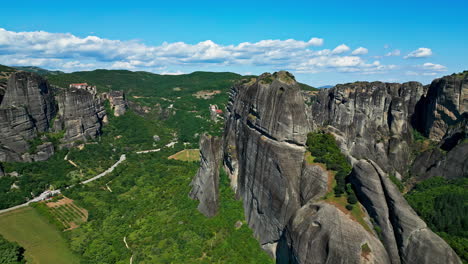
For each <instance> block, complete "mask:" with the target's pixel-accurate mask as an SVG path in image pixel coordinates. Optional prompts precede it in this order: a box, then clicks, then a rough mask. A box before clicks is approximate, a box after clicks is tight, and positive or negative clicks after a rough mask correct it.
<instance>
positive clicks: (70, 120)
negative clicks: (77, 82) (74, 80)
mask: <svg viewBox="0 0 468 264" xmlns="http://www.w3.org/2000/svg"><path fill="white" fill-rule="evenodd" d="M57 101H58V106H59V111H58V115H57V118H56V120H55V123H54V129H55V130H64V131H65V136H64V138H63V139H62V142H63V143H64V146H72V145H73V143H74V142H76V141H83V142H85V141H87V140H88V139H93V138H96V137H97V136H98V135H99V134H100V133H101V128H102V125H103V119H104V117H105V116H106V111H105V109H104V106H103V104H102V103H101V101H100V98H99V97H97V96H95V95H93V94H91V93H89V92H88V91H86V90H83V89H73V88H72V89H67V90H65V91H62V93H60V94H59V95H58V96H57Z"/></svg>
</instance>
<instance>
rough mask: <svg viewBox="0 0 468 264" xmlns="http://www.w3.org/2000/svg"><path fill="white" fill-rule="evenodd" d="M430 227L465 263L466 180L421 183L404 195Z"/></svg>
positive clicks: (467, 227)
mask: <svg viewBox="0 0 468 264" xmlns="http://www.w3.org/2000/svg"><path fill="white" fill-rule="evenodd" d="M405 198H406V200H408V202H409V204H410V205H411V206H412V207H413V208H414V210H415V211H416V212H417V213H418V214H419V215H420V216H421V218H422V219H423V220H424V221H425V222H426V223H427V225H428V226H429V228H431V230H433V231H434V232H436V233H437V234H438V235H439V236H441V237H442V238H443V239H445V240H446V241H447V243H449V244H450V246H451V247H452V248H453V249H454V250H455V251H456V252H457V254H458V256H460V258H462V260H463V261H464V263H468V239H467V237H468V178H463V179H458V180H446V179H444V178H442V177H433V178H429V179H427V180H425V181H422V182H420V183H418V184H416V186H415V187H414V188H413V189H412V190H411V191H410V192H409V193H407V194H406V195H405Z"/></svg>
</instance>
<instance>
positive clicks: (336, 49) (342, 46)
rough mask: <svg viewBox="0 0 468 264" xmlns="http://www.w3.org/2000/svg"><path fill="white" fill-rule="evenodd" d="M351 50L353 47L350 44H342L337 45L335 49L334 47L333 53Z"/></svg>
mask: <svg viewBox="0 0 468 264" xmlns="http://www.w3.org/2000/svg"><path fill="white" fill-rule="evenodd" d="M350 50H351V49H350V48H349V47H348V46H346V45H345V44H341V45H339V46H337V47H336V48H335V49H333V51H332V54H341V53H344V52H347V51H350Z"/></svg>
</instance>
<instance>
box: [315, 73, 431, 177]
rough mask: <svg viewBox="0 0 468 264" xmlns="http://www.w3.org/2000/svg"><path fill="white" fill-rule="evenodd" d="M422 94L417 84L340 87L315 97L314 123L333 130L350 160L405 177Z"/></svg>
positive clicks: (422, 88)
mask: <svg viewBox="0 0 468 264" xmlns="http://www.w3.org/2000/svg"><path fill="white" fill-rule="evenodd" d="M423 94H424V87H423V86H422V85H421V84H420V83H417V82H408V83H403V84H397V83H382V82H372V83H368V82H356V83H351V84H343V85H337V86H335V87H334V88H331V89H324V90H320V92H319V93H318V94H317V95H316V96H314V97H312V100H314V103H313V104H312V121H313V122H314V124H315V125H316V126H317V127H326V126H330V127H331V128H332V129H334V131H333V132H334V133H335V134H336V136H337V137H339V138H340V139H341V142H340V143H341V144H342V145H343V146H342V148H346V149H347V150H348V151H349V153H348V154H349V155H350V156H352V157H355V158H356V159H362V158H368V157H372V158H373V159H374V160H375V162H377V163H378V164H379V165H380V166H381V167H382V168H384V169H385V170H386V171H395V172H396V173H397V174H400V175H401V174H404V173H405V170H406V169H407V167H408V165H409V164H408V162H409V161H410V156H409V155H410V153H411V151H410V144H411V139H412V133H411V117H412V114H413V113H414V111H415V106H416V104H417V103H418V101H419V99H420V98H421V96H422V95H423Z"/></svg>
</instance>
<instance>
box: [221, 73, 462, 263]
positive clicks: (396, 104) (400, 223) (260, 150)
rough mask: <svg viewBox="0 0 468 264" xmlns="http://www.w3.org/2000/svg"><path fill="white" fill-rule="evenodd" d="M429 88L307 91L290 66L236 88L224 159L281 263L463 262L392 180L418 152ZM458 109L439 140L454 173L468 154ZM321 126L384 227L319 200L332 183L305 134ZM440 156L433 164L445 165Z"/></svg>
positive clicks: (253, 222)
mask: <svg viewBox="0 0 468 264" xmlns="http://www.w3.org/2000/svg"><path fill="white" fill-rule="evenodd" d="M431 89H434V88H431V87H424V86H423V85H421V84H420V83H416V82H409V83H404V84H395V83H381V82H372V83H368V82H358V83H352V84H345V85H337V86H336V87H334V88H331V89H326V90H321V91H319V92H318V93H310V94H309V95H308V96H309V98H304V93H301V92H300V89H299V87H298V85H297V83H296V82H295V80H294V77H293V76H291V75H290V74H289V73H287V72H278V73H275V74H273V75H271V74H263V75H261V76H260V77H259V78H258V79H251V80H246V81H244V82H243V83H240V84H237V85H235V86H234V87H233V88H232V90H231V94H230V101H229V103H228V106H227V110H228V113H227V119H226V124H225V135H224V165H225V168H226V169H227V170H228V172H229V177H230V179H231V186H232V187H233V189H234V190H235V191H236V194H237V196H238V197H239V198H240V199H242V201H243V205H244V211H245V215H246V219H247V222H248V224H249V226H250V227H251V228H252V230H253V232H254V235H255V237H256V238H258V240H259V242H260V244H261V245H262V247H263V248H264V249H265V250H267V251H268V252H269V253H271V254H272V255H273V256H276V257H277V262H278V263H393V264H395V263H397V264H399V263H460V260H459V258H458V257H457V255H456V254H455V253H454V251H453V250H452V249H451V248H450V247H449V246H448V245H447V244H446V243H445V242H444V241H443V240H442V239H441V238H439V237H438V236H437V235H436V234H434V233H433V232H432V231H430V230H429V229H428V227H427V226H426V224H425V223H424V222H423V221H422V220H421V219H420V218H419V217H418V216H417V215H416V213H415V212H414V211H413V210H412V209H411V207H410V206H409V205H408V203H407V202H406V201H405V199H404V198H403V196H402V194H401V193H400V192H399V191H398V190H397V189H396V187H395V186H394V185H393V183H392V182H391V181H390V180H389V179H388V174H389V173H395V174H396V176H397V177H400V178H401V177H402V175H406V173H407V171H408V168H409V165H410V164H411V163H412V162H413V160H414V157H415V156H414V155H413V153H414V152H413V150H414V149H413V145H414V142H413V129H415V124H420V123H421V122H422V121H421V117H420V112H419V110H420V109H421V107H422V106H421V105H422V104H424V102H426V100H427V98H432V97H433V96H432V95H431V92H430V91H431ZM462 90H463V89H462ZM460 98H461V97H460ZM306 101H309V103H310V104H309V105H310V108H309V107H306V105H305V102H306ZM437 101H438V102H440V100H437ZM462 101H463V100H462ZM439 108H440V107H439ZM460 109H461V108H460ZM457 118H458V119H462V122H461V123H460V122H458V121H457V122H456V125H455V126H454V125H452V126H449V127H448V128H447V129H446V131H445V132H444V139H445V141H444V142H442V143H441V144H440V148H441V149H444V151H447V155H446V159H445V160H447V162H449V163H447V164H452V163H453V164H456V165H455V166H454V169H453V170H455V172H453V173H454V174H456V173H460V171H464V170H465V167H464V166H465V163H466V162H465V160H466V159H465V158H464V157H466V155H465V154H464V153H465V151H466V145H465V144H464V143H463V142H464V141H463V138H464V136H463V137H460V135H465V134H463V133H464V132H463V131H466V129H465V125H463V124H464V123H463V119H464V118H465V117H464V116H463V115H460V116H459V117H457ZM458 119H457V120H458ZM417 128H418V129H419V128H420V127H417ZM317 129H322V130H326V131H328V132H330V133H332V134H333V135H334V136H335V138H336V139H337V141H338V143H339V145H340V148H341V150H342V152H343V153H344V154H345V155H346V156H347V158H348V160H349V161H350V162H351V164H352V165H353V174H352V176H350V179H351V183H352V185H353V189H354V190H355V192H356V193H357V195H358V199H359V202H360V203H361V204H362V205H363V206H364V207H365V209H366V211H365V212H364V214H365V216H364V218H365V219H371V220H372V221H370V222H369V223H368V224H369V225H371V226H373V227H374V228H375V230H380V231H379V232H377V231H375V232H374V231H369V229H367V230H366V229H365V228H364V227H363V226H362V225H360V224H358V223H357V222H355V221H354V220H352V219H350V218H349V216H347V215H346V214H344V213H343V212H342V211H340V209H339V208H337V207H336V206H335V205H334V204H332V203H325V202H321V201H320V198H321V197H323V195H324V194H325V193H326V192H328V191H329V190H328V188H327V186H328V181H329V177H328V173H327V171H326V170H325V169H324V168H323V167H321V166H319V165H317V164H309V163H308V162H307V161H306V160H305V159H304V153H305V141H306V135H307V133H308V132H310V131H313V130H317ZM465 143H466V142H465ZM451 152H453V154H451ZM455 155H456V157H455ZM437 162H438V163H437V166H432V165H431V166H432V167H431V168H432V169H437V168H438V167H440V169H442V168H447V166H446V165H444V161H443V160H442V161H441V159H438V161H437ZM439 171H440V170H439ZM447 171H450V169H449V170H447ZM434 173H435V172H434ZM448 173H452V172H448ZM371 229H372V228H371Z"/></svg>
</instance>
